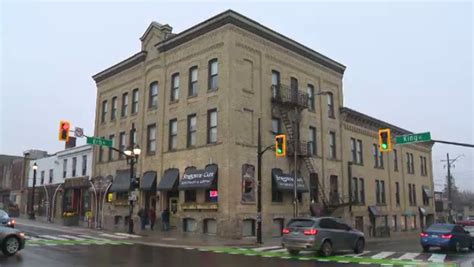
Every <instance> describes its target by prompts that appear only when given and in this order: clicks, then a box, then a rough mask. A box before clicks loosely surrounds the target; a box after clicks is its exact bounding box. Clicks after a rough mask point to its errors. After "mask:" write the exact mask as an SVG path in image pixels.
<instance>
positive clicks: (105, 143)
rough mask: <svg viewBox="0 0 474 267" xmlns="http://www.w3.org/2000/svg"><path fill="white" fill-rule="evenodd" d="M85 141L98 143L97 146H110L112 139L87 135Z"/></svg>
mask: <svg viewBox="0 0 474 267" xmlns="http://www.w3.org/2000/svg"><path fill="white" fill-rule="evenodd" d="M87 143H88V144H91V145H99V146H108V147H112V140H107V139H103V138H100V137H94V136H92V137H87Z"/></svg>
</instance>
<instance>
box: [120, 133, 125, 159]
mask: <svg viewBox="0 0 474 267" xmlns="http://www.w3.org/2000/svg"><path fill="white" fill-rule="evenodd" d="M125 138H126V135H125V132H121V133H120V134H119V150H120V151H125ZM119 158H121V159H123V154H122V153H120V154H119Z"/></svg>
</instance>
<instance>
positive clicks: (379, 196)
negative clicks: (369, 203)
mask: <svg viewBox="0 0 474 267" xmlns="http://www.w3.org/2000/svg"><path fill="white" fill-rule="evenodd" d="M375 194H376V195H375V199H376V203H377V204H385V181H382V180H375Z"/></svg>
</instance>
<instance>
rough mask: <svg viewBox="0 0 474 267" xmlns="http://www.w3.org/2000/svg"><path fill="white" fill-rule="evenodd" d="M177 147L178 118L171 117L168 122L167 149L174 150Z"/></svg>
mask: <svg viewBox="0 0 474 267" xmlns="http://www.w3.org/2000/svg"><path fill="white" fill-rule="evenodd" d="M177 147H178V120H177V119H172V120H170V123H169V143H168V149H169V150H174V149H176V148H177Z"/></svg>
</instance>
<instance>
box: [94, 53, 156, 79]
mask: <svg viewBox="0 0 474 267" xmlns="http://www.w3.org/2000/svg"><path fill="white" fill-rule="evenodd" d="M146 55H147V52H146V51H141V52H138V53H136V54H135V55H133V56H131V57H129V58H127V59H125V60H123V61H121V62H119V63H117V64H115V65H113V66H112V67H109V68H107V69H105V70H103V71H101V72H99V73H97V74H96V75H94V76H92V79H94V81H95V82H96V83H99V82H101V81H103V80H105V79H107V78H109V77H112V76H114V75H115V74H117V73H120V72H122V71H124V70H126V69H129V68H131V67H133V66H135V65H137V64H139V63H141V62H143V61H145V59H146Z"/></svg>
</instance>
